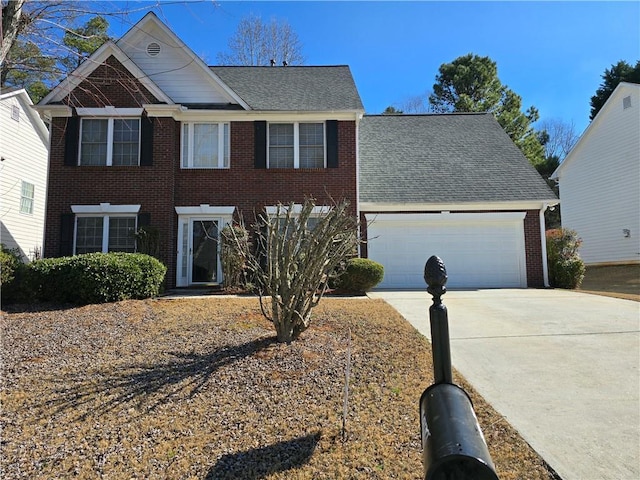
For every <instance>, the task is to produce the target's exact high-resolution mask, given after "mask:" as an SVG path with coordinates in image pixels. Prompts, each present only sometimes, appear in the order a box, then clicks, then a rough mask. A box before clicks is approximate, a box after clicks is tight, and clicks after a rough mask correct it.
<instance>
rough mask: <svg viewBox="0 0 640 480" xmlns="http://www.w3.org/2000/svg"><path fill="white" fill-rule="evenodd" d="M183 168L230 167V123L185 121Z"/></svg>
mask: <svg viewBox="0 0 640 480" xmlns="http://www.w3.org/2000/svg"><path fill="white" fill-rule="evenodd" d="M182 168H229V124H228V123H183V124H182Z"/></svg>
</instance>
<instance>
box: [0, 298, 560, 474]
mask: <svg viewBox="0 0 640 480" xmlns="http://www.w3.org/2000/svg"><path fill="white" fill-rule="evenodd" d="M314 318H315V320H314V323H313V325H312V327H311V328H310V329H309V330H308V331H307V332H305V333H304V334H303V336H302V338H301V339H300V340H299V341H297V342H294V343H293V344H291V345H283V344H277V343H275V335H274V331H273V329H272V327H271V325H270V324H269V323H268V322H267V321H266V320H265V319H264V318H263V317H262V316H261V314H260V310H259V305H258V301H257V299H255V298H224V297H212V298H206V299H193V298H191V299H179V300H146V301H124V302H118V303H111V304H105V305H90V306H85V307H79V308H58V309H54V308H49V309H46V308H42V307H40V308H26V309H25V308H23V309H21V310H16V311H9V312H7V311H5V312H3V313H2V319H1V323H0V327H1V332H2V376H1V383H0V401H1V402H2V411H1V413H0V427H1V428H2V433H1V435H2V440H1V459H0V478H3V479H7V480H8V479H60V478H77V479H95V478H102V479H262V478H264V479H392V478H400V479H419V478H422V465H421V443H420V431H419V414H418V400H419V398H420V394H421V393H422V391H423V390H424V388H426V387H427V386H428V385H429V384H430V383H431V382H432V378H433V377H432V364H431V350H430V346H429V343H428V342H427V340H426V339H425V338H424V337H422V336H421V335H420V334H418V333H417V332H416V331H415V329H413V328H412V327H411V325H410V324H409V323H407V322H406V321H405V320H404V319H403V318H402V317H401V316H400V315H399V314H398V313H396V312H395V311H394V310H393V309H392V308H391V307H390V306H388V305H387V304H386V303H384V302H383V301H381V300H370V299H366V298H358V299H342V298H335V299H332V298H327V299H325V300H323V302H322V303H321V304H320V306H319V307H317V308H316V310H315V311H314ZM349 338H350V340H349ZM349 350H350V352H351V368H350V377H349V389H348V403H347V408H346V411H347V416H346V430H345V431H343V429H342V427H343V420H344V418H345V417H344V416H343V412H344V391H345V366H346V359H347V352H348V351H349ZM455 380H456V382H457V383H459V384H461V385H462V386H463V387H464V388H465V389H466V390H467V391H468V392H469V393H470V394H471V396H472V398H473V402H474V406H475V409H476V412H477V413H478V418H479V421H480V424H481V426H482V428H483V431H484V434H485V437H486V439H487V442H488V444H489V448H490V452H491V455H492V457H493V460H494V462H495V463H496V466H497V470H498V474H499V475H500V478H501V479H502V480H507V479H552V478H554V476H553V473H552V472H549V471H548V469H547V468H546V467H545V464H544V462H543V460H542V459H541V458H540V457H539V456H538V455H537V454H536V453H535V452H534V451H533V450H532V449H531V448H530V447H529V445H527V444H526V442H524V441H523V440H522V438H521V437H520V436H519V435H518V434H517V432H516V431H515V430H514V429H513V428H512V427H511V426H510V425H509V424H508V423H507V422H506V420H505V419H504V418H502V417H500V416H499V415H498V414H497V413H496V412H495V411H494V410H493V409H492V408H491V407H490V406H489V405H487V404H486V402H484V401H483V399H482V398H480V397H479V396H478V395H477V394H476V393H475V392H474V391H473V390H472V389H471V387H470V386H469V385H467V384H466V383H465V382H464V379H462V378H460V377H459V376H457V377H456V378H455Z"/></svg>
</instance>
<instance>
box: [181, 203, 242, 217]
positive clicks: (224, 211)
mask: <svg viewBox="0 0 640 480" xmlns="http://www.w3.org/2000/svg"><path fill="white" fill-rule="evenodd" d="M175 209H176V213H177V214H178V215H220V216H224V215H233V212H235V210H236V207H217V206H213V207H212V206H210V205H209V204H207V203H203V204H201V205H199V206H194V207H175Z"/></svg>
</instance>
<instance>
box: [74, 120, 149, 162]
mask: <svg viewBox="0 0 640 480" xmlns="http://www.w3.org/2000/svg"><path fill="white" fill-rule="evenodd" d="M139 159H140V119H139V118H83V119H82V122H81V125H80V165H106V166H135V165H138V164H139Z"/></svg>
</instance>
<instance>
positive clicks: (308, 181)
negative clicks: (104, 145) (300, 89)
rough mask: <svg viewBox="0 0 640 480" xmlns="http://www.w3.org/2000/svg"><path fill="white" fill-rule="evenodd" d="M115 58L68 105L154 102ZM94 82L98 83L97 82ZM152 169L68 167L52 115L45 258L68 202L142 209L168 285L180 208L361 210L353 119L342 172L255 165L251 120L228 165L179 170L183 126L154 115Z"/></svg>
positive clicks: (55, 251)
mask: <svg viewBox="0 0 640 480" xmlns="http://www.w3.org/2000/svg"><path fill="white" fill-rule="evenodd" d="M123 70H124V69H123V68H122V67H121V66H120V64H119V63H118V62H117V60H115V59H114V58H113V57H111V58H110V59H109V60H108V61H107V62H106V65H102V66H100V67H98V68H97V69H96V70H95V71H94V72H93V73H92V74H91V75H90V76H89V78H88V80H86V81H84V82H83V83H82V84H81V85H79V86H78V87H77V88H76V89H75V90H74V91H73V92H72V94H71V95H69V96H68V97H67V98H66V99H65V100H64V102H65V103H66V104H68V105H69V106H72V107H102V106H105V105H112V106H115V107H121V108H126V107H138V106H140V105H142V103H154V102H157V100H155V99H154V98H153V97H152V96H151V95H150V93H149V92H148V91H147V90H146V89H145V87H144V86H142V85H141V84H140V83H139V82H137V81H136V80H135V79H134V78H133V77H132V76H131V75H130V74H129V73H128V72H127V71H126V70H124V71H123ZM92 82H96V83H97V85H93V84H92ZM153 121H154V132H153V134H154V146H153V165H152V166H149V167H143V166H140V167H95V166H91V167H87V166H74V167H71V166H65V165H64V145H65V137H64V135H65V129H66V124H67V119H66V118H54V119H53V122H52V126H51V151H50V172H49V189H48V204H47V218H46V226H45V246H44V254H45V255H46V256H48V257H53V256H57V255H59V254H60V253H59V252H60V226H61V214H65V213H71V208H70V206H71V205H97V204H100V203H105V202H109V203H111V204H112V205H123V204H134V205H138V204H140V205H141V208H140V213H150V214H151V225H152V226H154V227H156V228H158V229H159V231H160V234H161V238H162V245H161V255H160V257H161V258H160V259H161V260H162V261H163V262H164V263H165V264H166V265H167V266H168V271H167V286H168V287H172V286H174V285H175V268H176V241H177V239H176V235H177V215H176V213H175V208H174V207H175V206H197V205H200V204H209V205H212V206H236V207H238V208H239V210H240V211H241V212H242V213H243V215H244V217H245V221H246V222H247V223H251V222H252V221H253V214H254V212H257V211H259V210H260V209H261V207H262V206H265V205H273V204H275V203H277V202H278V201H280V202H283V203H288V202H291V201H294V202H299V203H301V202H302V201H303V200H304V199H305V197H307V196H313V197H314V198H316V199H317V201H318V203H319V204H326V203H331V201H332V199H333V200H335V201H339V200H342V199H345V198H346V199H347V200H349V201H350V202H351V205H352V207H353V211H354V212H355V205H356V128H355V122H346V121H342V122H339V126H338V142H339V144H338V145H339V146H338V148H339V151H338V156H339V167H338V168H327V169H308V170H307V169H300V170H294V169H290V170H289V169H287V170H275V169H274V170H268V169H255V168H254V138H253V135H254V133H253V132H254V127H253V122H232V123H231V128H230V134H231V146H230V147H231V148H230V154H231V161H230V165H231V168H229V169H224V170H182V169H181V168H180V123H179V122H176V121H174V120H173V119H170V118H154V119H153Z"/></svg>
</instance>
